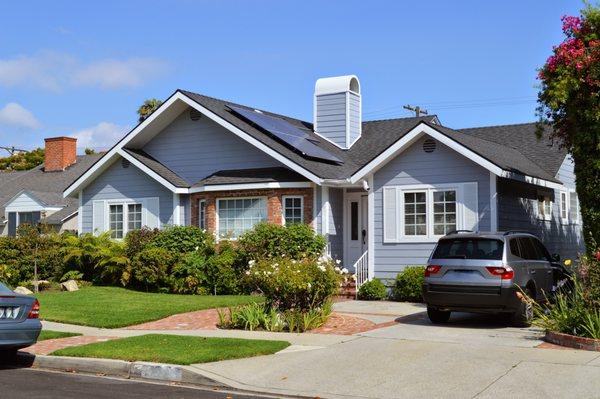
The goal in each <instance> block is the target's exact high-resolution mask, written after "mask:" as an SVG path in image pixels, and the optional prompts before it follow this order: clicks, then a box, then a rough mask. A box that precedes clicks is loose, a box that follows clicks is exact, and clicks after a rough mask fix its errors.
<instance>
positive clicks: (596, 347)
mask: <svg viewBox="0 0 600 399" xmlns="http://www.w3.org/2000/svg"><path fill="white" fill-rule="evenodd" d="M544 339H545V340H546V342H549V343H551V344H555V345H560V346H566V347H568V348H573V349H583V350H586V351H596V352H600V339H593V338H585V337H576V336H575V335H569V334H563V333H559V332H556V331H547V332H546V336H545V337H544Z"/></svg>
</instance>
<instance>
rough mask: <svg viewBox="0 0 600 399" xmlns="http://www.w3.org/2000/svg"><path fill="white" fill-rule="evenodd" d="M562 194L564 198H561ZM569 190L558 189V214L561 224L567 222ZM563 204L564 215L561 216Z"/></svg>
mask: <svg viewBox="0 0 600 399" xmlns="http://www.w3.org/2000/svg"><path fill="white" fill-rule="evenodd" d="M563 196H564V198H563ZM569 203H570V201H569V191H566V190H560V192H559V202H558V214H559V216H560V222H561V224H569V211H570V208H569ZM563 205H564V206H565V215H564V216H563Z"/></svg>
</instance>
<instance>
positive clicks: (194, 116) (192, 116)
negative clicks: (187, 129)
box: [190, 108, 202, 121]
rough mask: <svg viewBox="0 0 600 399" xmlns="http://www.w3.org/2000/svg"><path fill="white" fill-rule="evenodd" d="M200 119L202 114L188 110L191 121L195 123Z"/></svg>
mask: <svg viewBox="0 0 600 399" xmlns="http://www.w3.org/2000/svg"><path fill="white" fill-rule="evenodd" d="M201 117H202V114H201V113H200V112H199V111H198V110H196V109H194V108H192V109H190V119H191V120H193V121H197V120H198V119H200V118H201Z"/></svg>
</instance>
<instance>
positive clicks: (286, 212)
mask: <svg viewBox="0 0 600 399" xmlns="http://www.w3.org/2000/svg"><path fill="white" fill-rule="evenodd" d="M283 222H284V223H285V224H292V223H303V222H304V199H303V198H302V197H283Z"/></svg>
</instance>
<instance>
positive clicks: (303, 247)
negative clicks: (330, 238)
mask: <svg viewBox="0 0 600 399" xmlns="http://www.w3.org/2000/svg"><path fill="white" fill-rule="evenodd" d="M326 244H327V242H326V240H325V237H323V236H321V235H319V234H316V233H315V231H314V229H313V228H312V227H310V226H309V225H307V224H303V223H295V224H290V225H285V226H280V225H276V224H271V223H259V224H257V225H256V226H254V228H253V229H252V230H250V231H248V232H246V233H244V234H242V236H241V237H240V238H239V239H238V245H239V249H240V251H241V252H242V255H243V256H244V257H245V259H247V260H261V259H274V258H291V259H296V260H301V259H304V258H317V257H319V256H321V254H322V253H323V250H324V249H325V245H326Z"/></svg>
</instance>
